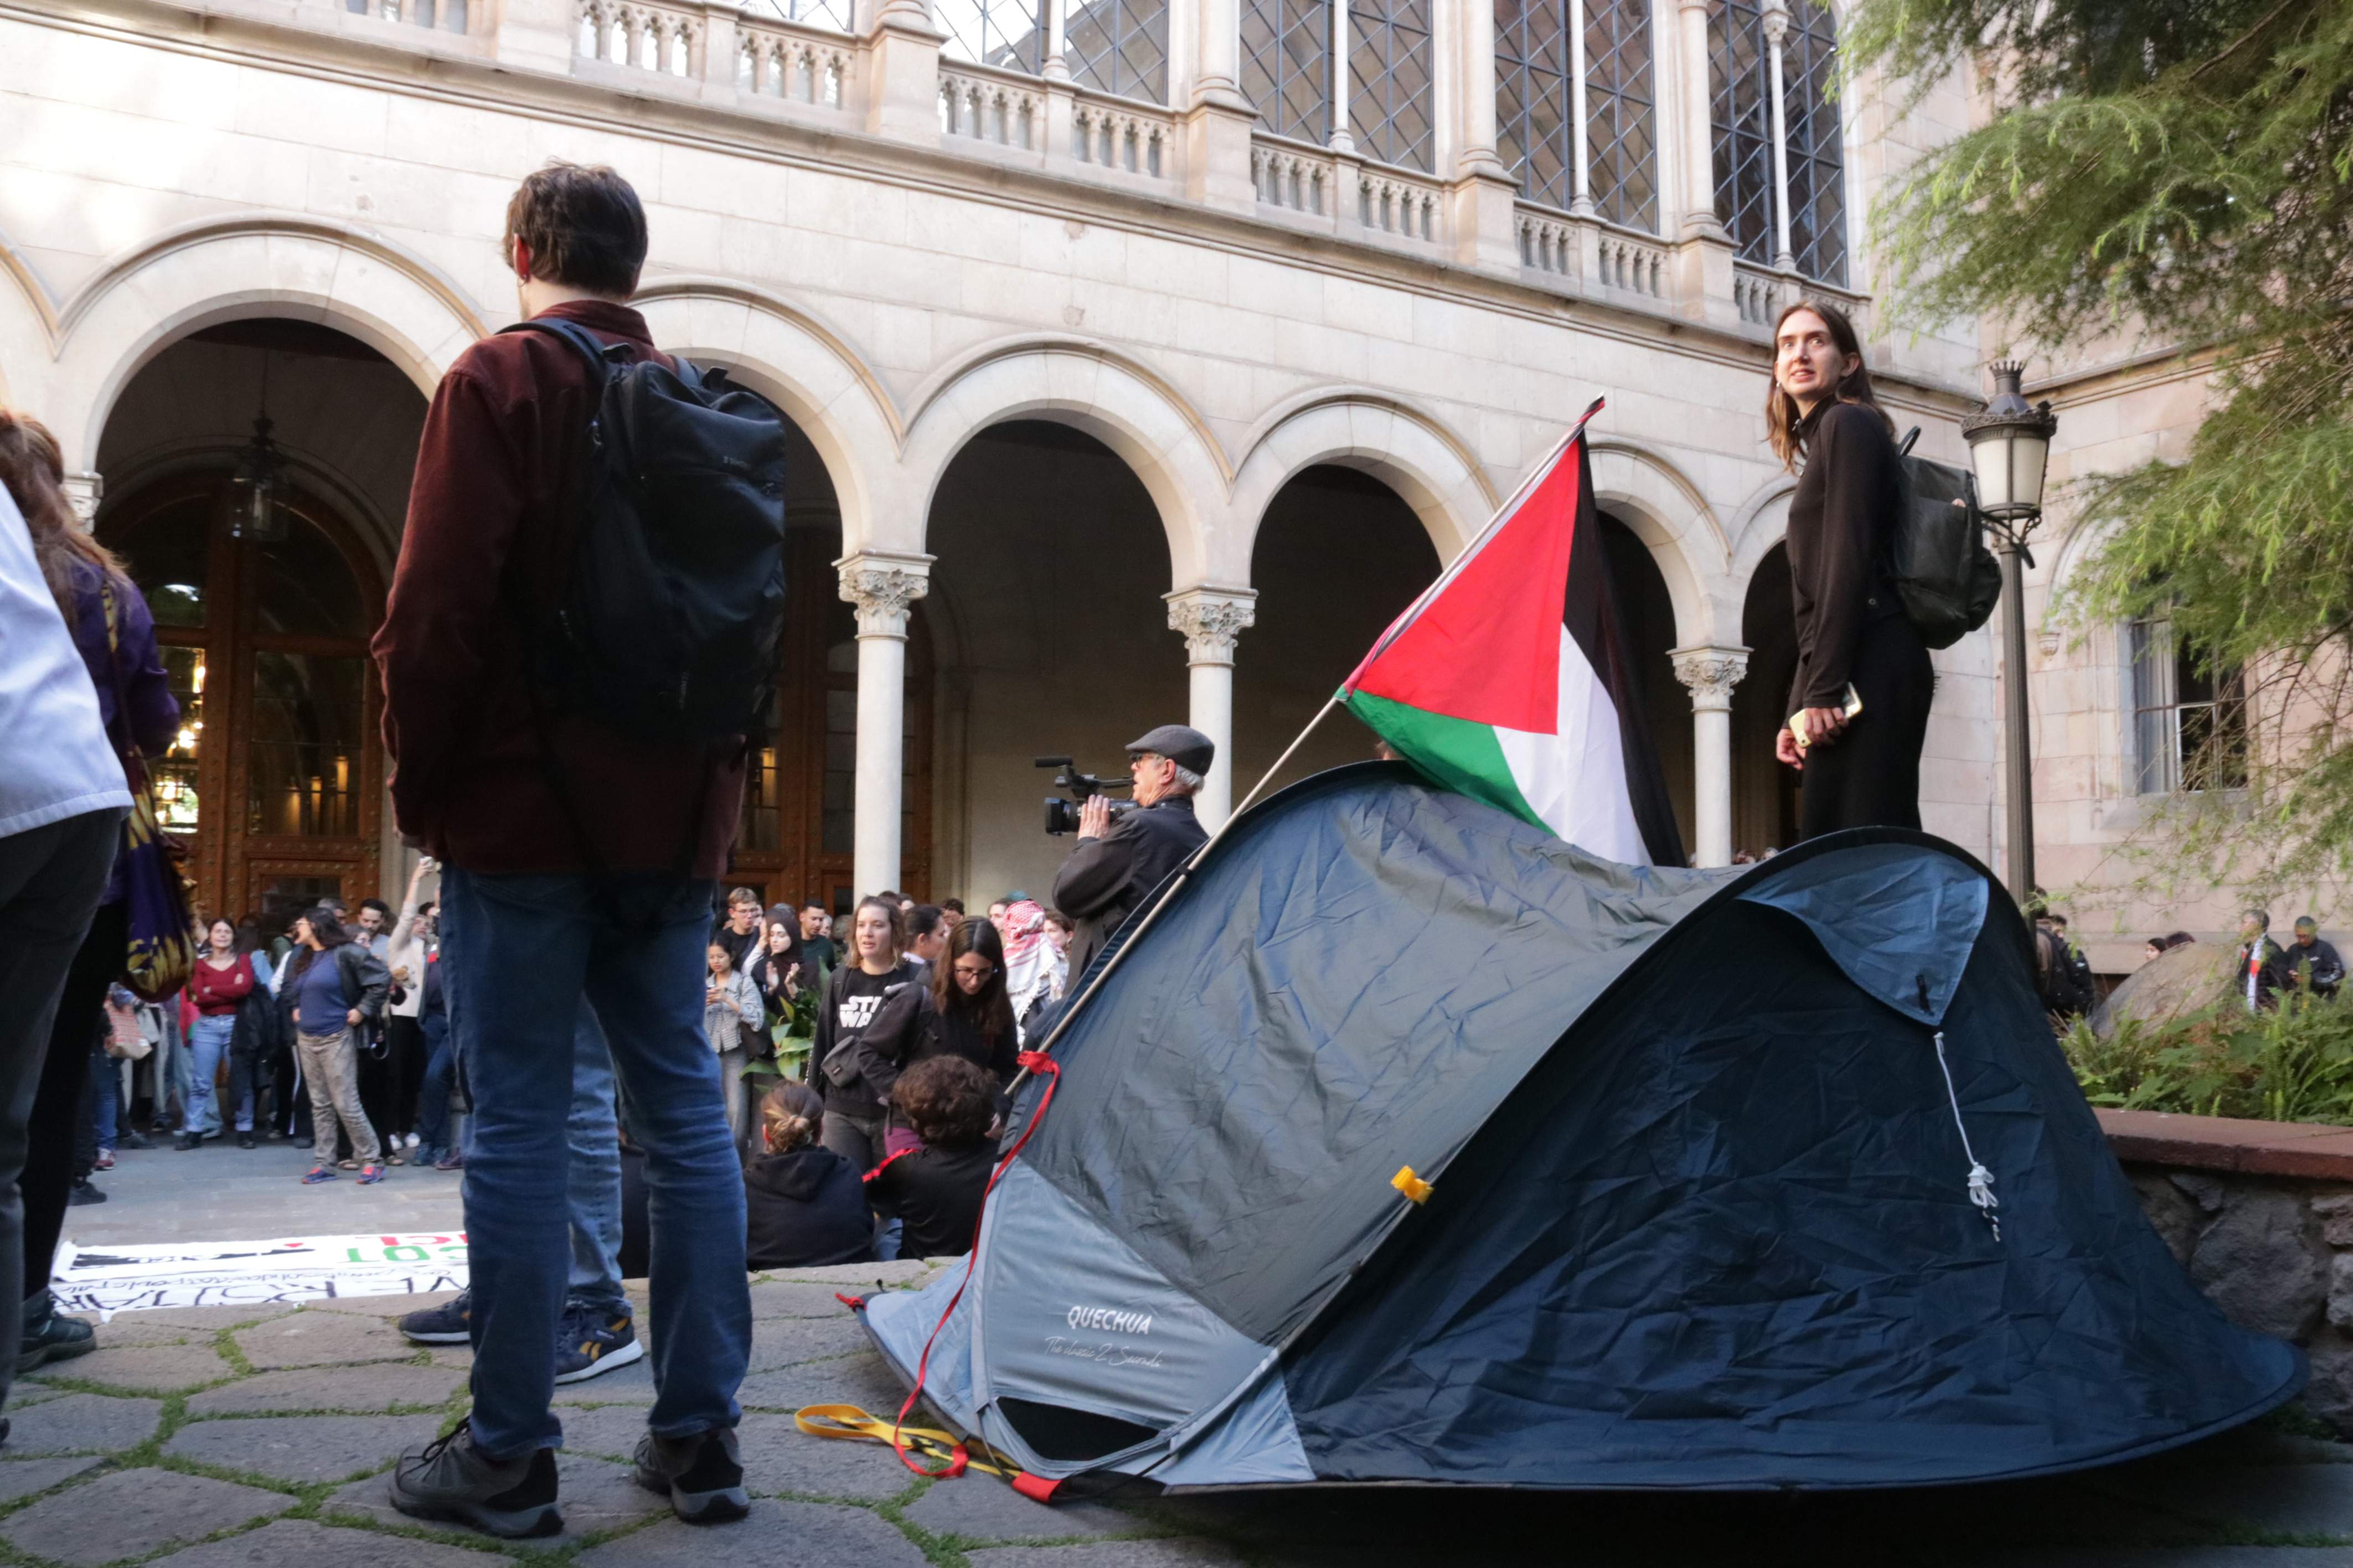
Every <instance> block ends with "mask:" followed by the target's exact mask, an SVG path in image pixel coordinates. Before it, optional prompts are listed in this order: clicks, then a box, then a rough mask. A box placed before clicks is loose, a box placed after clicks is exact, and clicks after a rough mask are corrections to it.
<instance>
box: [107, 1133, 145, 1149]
mask: <svg viewBox="0 0 2353 1568" xmlns="http://www.w3.org/2000/svg"><path fill="white" fill-rule="evenodd" d="M154 1146H155V1145H154V1144H153V1143H152V1142H148V1140H147V1139H146V1137H145V1136H144V1135H142V1134H141V1133H137V1132H125V1133H124V1134H123V1135H122V1139H121V1142H120V1143H119V1144H117V1145H116V1147H118V1148H122V1149H153V1147H154Z"/></svg>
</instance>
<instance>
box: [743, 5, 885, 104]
mask: <svg viewBox="0 0 2353 1568" xmlns="http://www.w3.org/2000/svg"><path fill="white" fill-rule="evenodd" d="M859 53H860V51H859V48H858V43H857V40H856V39H854V38H849V37H842V36H840V35H839V34H836V33H829V32H827V31H824V30H823V29H820V28H817V27H808V26H797V25H796V24H794V23H790V22H782V21H774V20H769V19H765V18H761V19H757V20H755V19H754V18H753V17H752V16H744V17H743V18H741V19H740V20H739V21H738V22H737V23H736V31H735V87H736V90H737V91H739V92H744V93H747V94H750V95H753V96H754V97H759V98H773V99H781V100H784V101H785V102H786V103H806V104H811V105H814V106H816V107H818V108H820V109H846V108H848V107H849V105H850V104H851V103H853V102H855V101H856V89H855V82H856V79H857V70H858V60H859Z"/></svg>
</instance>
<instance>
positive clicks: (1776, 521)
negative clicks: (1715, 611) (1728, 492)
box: [1725, 474, 1798, 594]
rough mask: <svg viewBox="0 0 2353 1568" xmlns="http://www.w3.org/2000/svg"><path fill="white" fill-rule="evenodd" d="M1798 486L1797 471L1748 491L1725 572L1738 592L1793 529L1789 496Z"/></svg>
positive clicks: (1737, 512)
mask: <svg viewBox="0 0 2353 1568" xmlns="http://www.w3.org/2000/svg"><path fill="white" fill-rule="evenodd" d="M1797 488H1798V478H1797V476H1796V475H1795V474H1775V475H1774V476H1773V477H1772V478H1771V479H1767V480H1766V481H1765V482H1764V483H1763V484H1761V485H1759V486H1757V489H1754V490H1752V491H1750V492H1749V494H1748V499H1747V500H1744V501H1742V502H1741V503H1740V505H1739V507H1738V508H1737V509H1736V510H1735V511H1734V512H1733V514H1732V529H1731V539H1732V548H1731V551H1730V559H1729V560H1728V561H1727V562H1726V563H1725V571H1726V573H1727V574H1729V576H1730V577H1731V580H1732V585H1733V591H1734V592H1735V593H1736V594H1746V592H1747V591H1748V580H1749V579H1750V578H1751V577H1753V576H1755V575H1756V574H1757V563H1758V562H1760V561H1762V560H1764V559H1765V557H1766V556H1767V554H1768V553H1770V552H1771V551H1772V549H1773V547H1774V546H1775V545H1777V544H1778V543H1780V542H1781V536H1782V535H1783V534H1785V533H1787V532H1788V530H1789V496H1790V494H1791V492H1793V491H1794V490H1796V489H1797Z"/></svg>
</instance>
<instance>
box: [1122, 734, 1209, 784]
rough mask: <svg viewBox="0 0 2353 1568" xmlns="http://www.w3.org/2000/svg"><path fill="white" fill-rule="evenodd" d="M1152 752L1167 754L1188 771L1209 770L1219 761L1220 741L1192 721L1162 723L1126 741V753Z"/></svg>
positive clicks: (1165, 755)
mask: <svg viewBox="0 0 2353 1568" xmlns="http://www.w3.org/2000/svg"><path fill="white" fill-rule="evenodd" d="M1137 752H1151V753H1152V754H1153V755H1154V756H1156V757H1166V758H1167V759H1168V760H1169V761H1170V762H1172V763H1176V765H1177V766H1178V767H1180V768H1183V769H1185V770H1186V771H1187V772H1188V773H1208V771H1209V764H1210V763H1212V762H1214V761H1216V759H1217V755H1218V743H1217V742H1215V741H1212V740H1210V739H1209V737H1208V736H1207V735H1204V734H1203V733H1201V731H1198V730H1196V729H1194V728H1193V727H1192V726H1191V725H1189V724H1163V725H1161V726H1160V728H1158V729H1157V730H1152V731H1146V732H1145V733H1144V734H1142V735H1140V736H1138V737H1137V738H1136V739H1134V740H1133V741H1130V742H1128V743H1127V754H1128V755H1129V756H1131V757H1132V756H1134V755H1135V754H1136V753H1137Z"/></svg>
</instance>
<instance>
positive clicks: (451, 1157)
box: [433, 1149, 466, 1171]
mask: <svg viewBox="0 0 2353 1568" xmlns="http://www.w3.org/2000/svg"><path fill="white" fill-rule="evenodd" d="M433 1168H434V1169H435V1170H437V1171H462V1170H464V1169H465V1168H466V1156H464V1155H463V1154H460V1153H459V1152H458V1151H456V1150H455V1149H452V1150H450V1151H448V1152H447V1153H445V1154H443V1155H442V1156H441V1157H440V1158H439V1159H438V1160H436V1161H434V1162H433Z"/></svg>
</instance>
